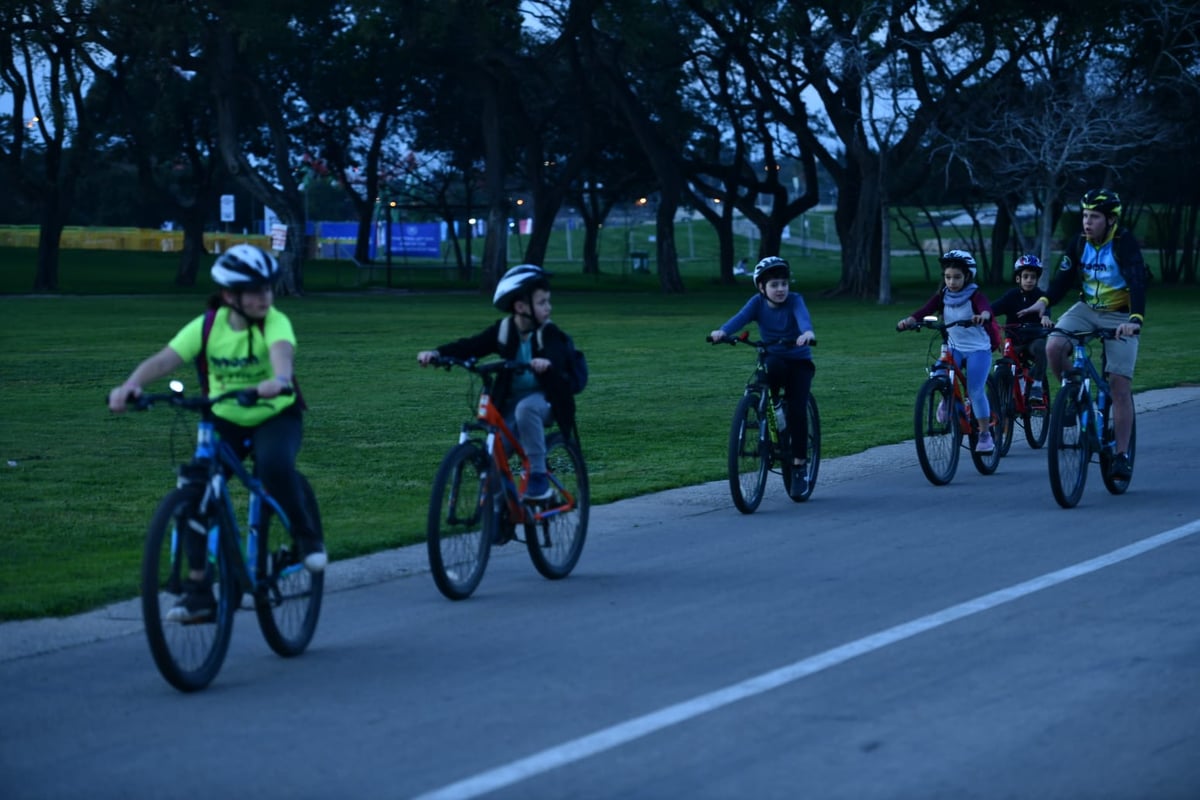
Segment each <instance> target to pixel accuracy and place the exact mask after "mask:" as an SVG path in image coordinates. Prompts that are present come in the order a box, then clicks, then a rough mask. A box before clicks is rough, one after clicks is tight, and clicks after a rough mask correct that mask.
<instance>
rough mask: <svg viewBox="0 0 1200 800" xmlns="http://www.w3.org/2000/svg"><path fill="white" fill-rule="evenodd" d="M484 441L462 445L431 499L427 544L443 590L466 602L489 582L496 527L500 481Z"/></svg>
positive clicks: (443, 468)
mask: <svg viewBox="0 0 1200 800" xmlns="http://www.w3.org/2000/svg"><path fill="white" fill-rule="evenodd" d="M490 467H491V459H490V458H489V457H488V454H487V453H486V452H485V451H484V449H483V447H482V446H481V445H480V444H479V443H478V442H463V443H462V444H459V445H456V446H455V447H454V448H453V449H451V450H450V452H449V453H447V454H446V457H445V458H444V459H442V463H441V465H440V466H439V467H438V471H437V475H436V476H435V477H434V479H433V492H432V494H431V496H430V498H429V516H428V518H427V521H426V529H425V533H426V546H427V548H428V551H429V571H430V572H431V573H432V575H433V582H434V583H435V584H436V585H437V588H438V591H440V592H441V593H442V594H443V595H445V596H446V597H447V598H449V599H451V600H465V599H466V598H468V597H470V596H471V593H472V592H474V591H475V589H476V587H478V586H479V581H480V580H482V579H483V572H484V570H485V569H486V568H487V562H488V555H489V554H490V552H491V545H492V532H493V530H494V529H495V527H496V519H497V513H496V508H495V502H496V491H497V490H496V488H495V486H496V481H497V478H496V477H495V476H494V474H493V472H494V471H493V470H492V469H491V468H490Z"/></svg>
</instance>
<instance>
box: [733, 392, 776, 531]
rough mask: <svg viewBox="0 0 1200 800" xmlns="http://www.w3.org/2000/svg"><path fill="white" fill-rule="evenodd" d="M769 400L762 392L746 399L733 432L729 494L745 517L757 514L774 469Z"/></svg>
mask: <svg viewBox="0 0 1200 800" xmlns="http://www.w3.org/2000/svg"><path fill="white" fill-rule="evenodd" d="M765 397H766V395H765V394H763V393H762V392H758V391H751V392H747V393H746V394H744V395H742V399H741V400H739V401H738V404H737V410H736V411H734V413H733V424H732V426H730V429H729V493H730V495H731V496H732V498H733V504H734V506H736V507H737V510H738V511H740V512H742V513H743V514H753V513H754V511H755V510H756V509H757V508H758V506H759V504H760V503H761V502H762V499H763V493H764V492H765V490H766V488H767V472H768V471H769V470H770V468H771V451H770V443H769V442H768V441H767V420H766V417H765V416H764V411H763V407H764V405H765V404H766V401H765V400H764V398H765ZM766 413H774V411H768V412H766Z"/></svg>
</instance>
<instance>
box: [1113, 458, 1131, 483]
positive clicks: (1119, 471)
mask: <svg viewBox="0 0 1200 800" xmlns="http://www.w3.org/2000/svg"><path fill="white" fill-rule="evenodd" d="M1109 474H1110V475H1112V477H1113V479H1114V480H1118V481H1127V480H1129V479H1130V478H1132V477H1133V462H1132V461H1130V460H1129V454H1128V453H1117V457H1116V458H1114V459H1113V462H1112V467H1111V468H1110V469H1109Z"/></svg>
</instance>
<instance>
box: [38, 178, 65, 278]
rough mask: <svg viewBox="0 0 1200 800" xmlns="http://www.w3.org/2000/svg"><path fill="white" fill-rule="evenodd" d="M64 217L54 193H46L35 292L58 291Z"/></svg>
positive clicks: (39, 240)
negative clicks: (59, 255) (59, 257)
mask: <svg viewBox="0 0 1200 800" xmlns="http://www.w3.org/2000/svg"><path fill="white" fill-rule="evenodd" d="M64 218H65V215H64V214H63V213H62V211H61V209H59V207H58V198H57V195H56V193H54V192H50V193H48V196H47V197H46V199H45V202H44V204H43V205H42V221H41V226H40V228H39V230H38V253H37V272H36V273H35V274H34V277H33V290H34V291H35V292H57V291H58V251H59V248H60V247H61V246H62V230H63V221H64Z"/></svg>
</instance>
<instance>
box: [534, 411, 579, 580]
mask: <svg viewBox="0 0 1200 800" xmlns="http://www.w3.org/2000/svg"><path fill="white" fill-rule="evenodd" d="M546 468H547V472H548V474H549V475H550V485H551V487H552V488H553V489H554V497H553V498H551V499H550V500H548V501H546V502H545V503H544V504H542V508H543V509H554V508H557V507H559V506H563V505H566V504H567V500H566V496H565V495H570V496H571V497H573V498H574V500H575V502H574V506H573V507H572V508H571V509H570V510H568V511H561V512H557V513H550V512H548V511H545V510H544V511H543V513H544V514H545V516H543V518H542V519H541V520H537V521H535V522H534V523H533V524H532V525H527V526H526V529H525V546H526V547H527V548H528V549H529V559H530V561H532V562H533V566H534V568H535V569H537V571H538V572H539V573H541V574H542V576H543V577H546V578H548V579H550V580H552V581H553V580H561V579H562V578H565V577H567V576H568V575H570V574H571V570H573V569H575V565H576V564H577V563H578V562H579V556H580V555H582V554H583V543H584V541H586V540H587V529H588V516H589V514H590V512H591V497H590V494H589V489H588V475H587V464H586V463H585V462H584V460H583V451H582V450H580V448H579V442H577V441H574V440H570V439H567V437H565V436H564V435H563V434H562V433H561V432H555V433H552V434H550V435H549V436H547V437H546ZM564 493H565V494H564Z"/></svg>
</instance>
